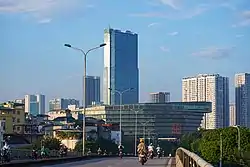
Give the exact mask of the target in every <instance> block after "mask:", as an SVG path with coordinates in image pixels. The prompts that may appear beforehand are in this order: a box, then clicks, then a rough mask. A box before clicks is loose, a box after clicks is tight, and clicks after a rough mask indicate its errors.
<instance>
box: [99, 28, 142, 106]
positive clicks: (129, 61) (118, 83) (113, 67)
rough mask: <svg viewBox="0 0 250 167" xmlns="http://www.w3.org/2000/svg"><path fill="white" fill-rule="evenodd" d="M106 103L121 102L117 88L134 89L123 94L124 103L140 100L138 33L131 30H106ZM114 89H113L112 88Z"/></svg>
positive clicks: (104, 86)
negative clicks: (116, 91)
mask: <svg viewBox="0 0 250 167" xmlns="http://www.w3.org/2000/svg"><path fill="white" fill-rule="evenodd" d="M104 43H106V46H105V47H104V77H103V100H104V104H119V100H120V98H119V94H118V93H115V90H118V91H124V90H126V89H129V88H133V90H131V91H128V92H126V93H124V94H123V97H122V103H123V104H135V103H138V101H139V69H138V35H137V34H135V33H132V32H130V31H126V32H122V31H120V30H114V29H111V28H109V29H106V30H104ZM110 89H111V90H112V91H111V90H110Z"/></svg>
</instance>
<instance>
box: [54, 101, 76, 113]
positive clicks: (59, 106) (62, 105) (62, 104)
mask: <svg viewBox="0 0 250 167" xmlns="http://www.w3.org/2000/svg"><path fill="white" fill-rule="evenodd" d="M69 105H76V107H79V100H76V99H64V98H57V99H51V100H50V101H49V110H50V111H51V110H65V109H67V108H68V106H69Z"/></svg>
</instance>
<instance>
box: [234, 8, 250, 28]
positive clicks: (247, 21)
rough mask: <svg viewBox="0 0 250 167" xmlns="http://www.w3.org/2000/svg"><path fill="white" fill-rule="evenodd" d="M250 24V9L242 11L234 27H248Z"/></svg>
mask: <svg viewBox="0 0 250 167" xmlns="http://www.w3.org/2000/svg"><path fill="white" fill-rule="evenodd" d="M247 26H250V10H248V11H244V12H241V13H240V21H239V22H238V23H236V24H234V25H232V27H247Z"/></svg>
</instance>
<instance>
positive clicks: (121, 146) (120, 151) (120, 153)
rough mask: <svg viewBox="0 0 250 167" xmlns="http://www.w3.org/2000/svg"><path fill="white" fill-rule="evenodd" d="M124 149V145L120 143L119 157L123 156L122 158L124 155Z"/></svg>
mask: <svg viewBox="0 0 250 167" xmlns="http://www.w3.org/2000/svg"><path fill="white" fill-rule="evenodd" d="M123 149H124V147H123V145H122V144H120V145H119V146H118V150H119V157H121V158H122V155H123V153H122V151H123Z"/></svg>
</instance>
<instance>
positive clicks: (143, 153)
mask: <svg viewBox="0 0 250 167" xmlns="http://www.w3.org/2000/svg"><path fill="white" fill-rule="evenodd" d="M137 152H138V157H139V161H140V162H141V163H142V164H144V163H145V162H146V161H147V149H146V146H145V143H144V139H140V143H139V144H138V146H137Z"/></svg>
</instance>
